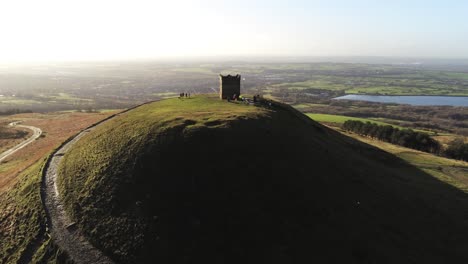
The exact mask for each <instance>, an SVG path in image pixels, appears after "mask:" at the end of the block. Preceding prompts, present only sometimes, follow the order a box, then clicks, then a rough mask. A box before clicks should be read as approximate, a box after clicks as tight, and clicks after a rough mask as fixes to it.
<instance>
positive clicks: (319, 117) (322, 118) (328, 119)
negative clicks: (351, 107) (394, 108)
mask: <svg viewBox="0 0 468 264" xmlns="http://www.w3.org/2000/svg"><path fill="white" fill-rule="evenodd" d="M306 115H307V116H308V117H310V118H312V119H313V120H315V121H317V122H321V123H336V124H343V123H344V122H346V121H348V120H355V121H361V122H371V123H375V124H378V125H389V126H392V125H391V124H388V123H385V122H382V121H376V120H373V119H369V118H359V117H351V116H342V115H327V114H311V113H306Z"/></svg>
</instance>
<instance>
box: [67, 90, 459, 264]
mask: <svg viewBox="0 0 468 264" xmlns="http://www.w3.org/2000/svg"><path fill="white" fill-rule="evenodd" d="M59 191H60V193H61V195H62V199H63V201H64V204H65V208H66V209H67V211H68V212H69V214H70V215H71V217H72V218H73V219H74V220H75V221H76V222H77V226H78V228H80V229H81V230H82V231H83V232H84V233H85V234H86V236H87V237H88V239H89V240H90V241H91V242H92V243H93V244H94V245H95V246H96V247H98V248H100V249H101V250H102V251H103V252H105V253H106V254H107V255H109V256H110V257H111V258H113V259H114V260H115V261H117V262H120V263H128V262H132V263H154V262H161V263H202V262H203V263H246V262H247V263H291V262H299V263H307V262H313V261H327V262H338V261H341V262H348V263H372V262H378V263H405V262H428V263H429V262H430V263H432V262H434V263H437V262H439V263H440V262H447V261H448V262H454V261H458V262H466V261H467V260H468V254H467V253H466V250H465V247H466V244H468V236H467V233H468V231H467V230H468V224H467V222H466V215H467V213H468V198H467V195H466V194H465V193H464V192H462V191H461V190H459V189H456V188H454V187H452V186H450V185H448V184H446V183H443V182H441V181H439V180H437V179H435V178H433V177H431V176H430V175H428V174H425V173H424V172H422V171H420V170H418V169H416V168H414V167H412V166H410V165H409V164H407V163H405V162H404V161H403V160H401V159H398V158H396V157H395V156H393V155H391V154H388V153H386V152H383V151H381V150H379V149H377V148H374V147H372V146H369V145H366V144H364V143H361V142H358V141H356V140H354V139H351V138H348V137H346V136H343V135H341V134H339V133H337V132H335V131H333V130H330V129H328V128H326V127H324V126H322V125H320V124H318V123H316V122H315V121H313V120H310V119H308V118H307V117H306V116H304V115H302V114H301V113H299V112H297V111H296V110H294V109H292V108H290V107H288V106H286V105H283V104H280V103H274V104H273V105H272V106H268V104H266V105H260V106H253V105H244V104H242V103H228V102H225V101H220V100H219V99H217V98H215V97H210V96H197V97H195V98H187V99H186V98H184V99H179V98H174V99H167V100H163V101H159V102H154V103H151V104H146V105H143V106H141V107H138V108H136V109H134V110H131V111H129V112H127V113H124V114H122V115H120V116H117V117H115V118H113V119H111V120H109V121H107V122H106V123H103V124H102V125H99V126H98V127H96V129H95V130H93V131H92V132H90V133H89V134H87V135H85V136H83V138H81V139H80V140H79V141H78V142H77V144H75V145H74V146H73V147H72V148H71V149H70V150H69V151H68V152H67V153H66V154H65V156H64V158H63V162H62V163H61V167H60V173H59Z"/></svg>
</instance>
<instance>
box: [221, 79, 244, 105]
mask: <svg viewBox="0 0 468 264" xmlns="http://www.w3.org/2000/svg"><path fill="white" fill-rule="evenodd" d="M240 84H241V76H240V75H239V74H237V75H235V76H232V75H219V98H221V99H227V98H232V97H233V96H234V94H235V95H237V96H239V95H240Z"/></svg>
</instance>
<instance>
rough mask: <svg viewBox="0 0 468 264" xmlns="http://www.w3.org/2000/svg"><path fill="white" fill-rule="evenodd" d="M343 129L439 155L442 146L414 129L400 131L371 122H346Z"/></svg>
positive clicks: (427, 135)
mask: <svg viewBox="0 0 468 264" xmlns="http://www.w3.org/2000/svg"><path fill="white" fill-rule="evenodd" d="M343 129H344V130H346V131H351V132H355V133H357V134H359V135H361V136H369V137H372V138H376V139H379V140H382V141H385V142H389V143H392V144H395V145H399V146H403V147H407V148H411V149H416V150H420V151H424V152H429V153H433V154H439V153H440V151H441V145H440V143H439V142H438V141H437V140H434V139H433V138H431V137H430V136H429V134H427V133H422V132H417V131H414V130H412V129H399V128H396V127H392V126H390V125H385V126H382V125H377V124H375V123H371V122H366V123H364V122H361V121H358V120H348V121H346V122H344V124H343Z"/></svg>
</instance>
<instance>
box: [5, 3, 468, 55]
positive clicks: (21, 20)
mask: <svg viewBox="0 0 468 264" xmlns="http://www.w3.org/2000/svg"><path fill="white" fill-rule="evenodd" d="M173 56H177V57H201V56H399V57H439V58H440V57H448V58H468V1H464V0H440V1H435V0H425V1H424V0H392V1H379V0H372V1H371V0H349V1H345V0H341V1H340V0H323V1H321V0H308V1H307V0H287V1H275V0H269V1H268V0H260V1H254V0H239V1H223V0H218V1H215V0H204V1H180V0H172V1H161V0H148V1H147V0H79V1H75V0H73V1H70V0H0V62H10V61H11V62H16V61H62V60H64V61H67V60H107V59H152V58H158V57H164V58H167V57H173Z"/></svg>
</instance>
